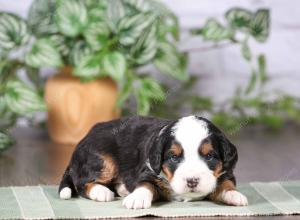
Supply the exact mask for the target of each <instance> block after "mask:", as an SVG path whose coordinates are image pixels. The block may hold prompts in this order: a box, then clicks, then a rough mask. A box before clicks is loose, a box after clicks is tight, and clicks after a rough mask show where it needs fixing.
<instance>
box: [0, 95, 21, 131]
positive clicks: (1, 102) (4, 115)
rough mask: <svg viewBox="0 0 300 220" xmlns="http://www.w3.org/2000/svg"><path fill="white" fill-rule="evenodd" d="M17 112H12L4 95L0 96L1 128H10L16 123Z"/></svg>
mask: <svg viewBox="0 0 300 220" xmlns="http://www.w3.org/2000/svg"><path fill="white" fill-rule="evenodd" d="M16 118H17V116H16V114H15V113H13V112H11V111H10V110H9V109H8V107H7V104H6V101H5V98H4V96H1V97H0V129H9V128H10V127H12V126H14V125H15V123H16Z"/></svg>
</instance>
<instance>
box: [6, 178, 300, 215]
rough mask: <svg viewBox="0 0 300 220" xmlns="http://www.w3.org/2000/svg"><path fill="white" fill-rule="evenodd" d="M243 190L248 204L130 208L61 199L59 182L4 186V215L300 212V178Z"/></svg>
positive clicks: (117, 202) (200, 203)
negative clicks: (241, 205) (58, 188)
mask: <svg viewBox="0 0 300 220" xmlns="http://www.w3.org/2000/svg"><path fill="white" fill-rule="evenodd" d="M238 188H239V190H240V191H241V192H242V193H244V194H245V195H246V196H247V197H248V200H249V205H248V206H246V207H233V206H226V205H221V204H215V203H212V202H209V201H197V202H186V203H181V202H169V203H155V204H154V205H153V206H152V208H150V209H145V210H127V209H125V208H124V207H122V206H121V201H120V199H117V200H115V201H113V202H105V203H101V202H94V201H91V200H87V199H83V198H74V199H71V200H67V201H65V200H61V199H59V198H58V194H57V186H26V187H2V188H0V219H50V218H56V219H74V218H75V219H79V218H81V219H92V218H122V217H124V218H125V217H138V216H145V215H152V216H159V217H183V216H257V215H291V214H300V181H288V182H270V183H261V182H253V183H250V184H242V185H240V186H239V187H238Z"/></svg>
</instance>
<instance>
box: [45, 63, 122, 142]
mask: <svg viewBox="0 0 300 220" xmlns="http://www.w3.org/2000/svg"><path fill="white" fill-rule="evenodd" d="M71 71H72V70H71V68H70V67H65V68H63V69H62V70H61V71H60V72H59V73H58V74H56V75H54V76H53V77H51V78H49V79H48V81H47V82H46V86H45V101H46V104H47V108H48V130H49V135H50V137H51V139H52V140H53V141H55V142H59V143H64V144H76V143H78V142H79V141H80V140H81V139H82V138H83V137H84V136H85V135H86V134H87V132H88V131H89V130H90V128H91V127H92V126H93V125H94V124H95V123H97V122H104V121H109V120H112V119H115V118H118V117H119V115H120V113H119V112H120V111H118V110H116V108H115V104H116V101H117V96H118V89H117V85H116V83H115V82H114V81H113V80H111V79H109V78H106V79H99V80H94V81H91V82H87V83H83V82H81V81H80V79H78V78H76V77H74V76H72V74H71Z"/></svg>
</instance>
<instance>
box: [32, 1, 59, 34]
mask: <svg viewBox="0 0 300 220" xmlns="http://www.w3.org/2000/svg"><path fill="white" fill-rule="evenodd" d="M55 11H56V0H47V1H45V0H34V1H33V2H32V4H31V6H30V9H29V12H28V16H27V17H28V18H27V22H28V26H29V28H30V29H31V30H32V32H33V33H34V34H35V35H36V36H45V35H49V34H54V33H57V32H58V28H57V26H56V23H55V19H54V17H55Z"/></svg>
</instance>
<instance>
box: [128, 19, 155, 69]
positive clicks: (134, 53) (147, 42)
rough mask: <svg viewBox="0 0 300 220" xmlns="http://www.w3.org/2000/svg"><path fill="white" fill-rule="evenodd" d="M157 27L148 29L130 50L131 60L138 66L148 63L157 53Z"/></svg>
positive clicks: (153, 26)
mask: <svg viewBox="0 0 300 220" xmlns="http://www.w3.org/2000/svg"><path fill="white" fill-rule="evenodd" d="M156 31H157V26H156V25H155V24H154V25H152V26H150V27H148V28H147V29H146V30H145V31H144V33H143V34H142V35H141V37H140V38H139V39H138V41H137V42H136V44H135V45H133V47H132V48H131V50H130V54H131V58H132V59H133V61H134V63H136V64H138V65H142V64H146V63H148V62H150V61H151V60H152V59H153V58H154V57H155V55H156V52H157V37H156Z"/></svg>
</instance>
